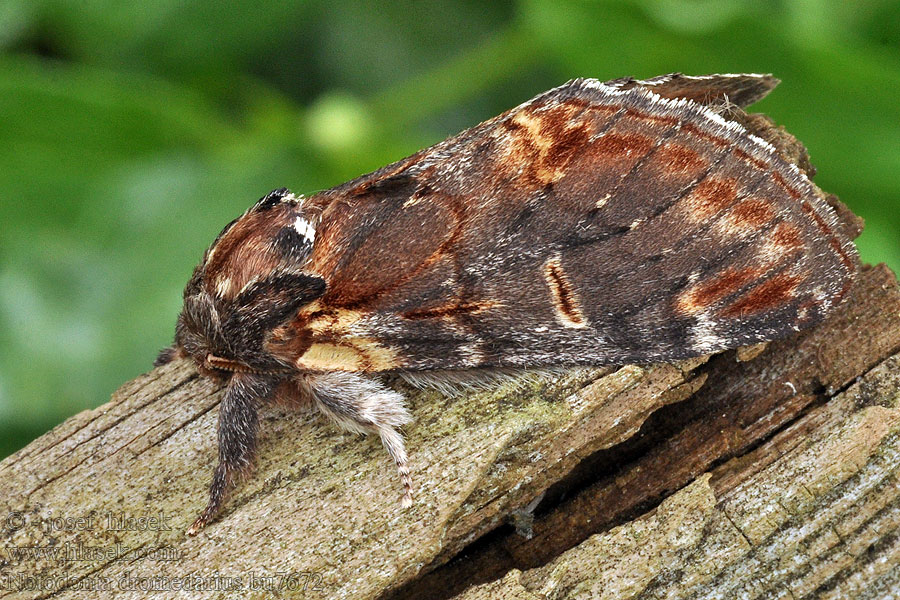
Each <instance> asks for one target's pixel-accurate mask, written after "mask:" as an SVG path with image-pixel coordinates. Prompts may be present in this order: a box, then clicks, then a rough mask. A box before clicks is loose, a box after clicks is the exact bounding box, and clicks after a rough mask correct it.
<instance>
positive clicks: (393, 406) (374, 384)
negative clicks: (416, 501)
mask: <svg viewBox="0 0 900 600" xmlns="http://www.w3.org/2000/svg"><path fill="white" fill-rule="evenodd" d="M305 379H306V385H308V386H309V390H310V395H311V396H312V399H313V402H315V404H316V406H317V408H318V409H319V410H321V411H322V412H323V413H324V414H325V415H327V416H328V417H330V418H331V419H332V420H333V421H335V422H336V423H337V424H338V425H339V426H341V427H343V428H345V429H347V430H349V431H353V432H356V433H377V434H378V435H379V436H380V437H381V443H382V445H384V448H385V450H387V451H388V454H390V455H391V458H392V459H393V460H394V463H395V464H396V465H397V471H398V472H399V473H400V480H401V481H402V482H403V498H402V499H401V501H400V505H401V506H403V507H408V506H411V505H412V478H411V477H410V474H409V465H408V464H407V457H406V447H405V446H404V444H403V437H402V436H401V435H400V433H399V432H398V431H397V429H396V428H397V427H399V426H401V425H403V424H404V423H408V422H409V421H410V420H411V417H410V415H409V412H408V411H407V410H406V407H405V406H404V403H403V396H402V395H401V394H398V393H397V392H395V391H393V390H391V389H388V388H387V387H385V386H384V385H383V384H382V383H381V382H379V381H375V380H372V379H368V378H366V377H363V376H361V375H357V374H354V373H347V372H342V371H336V372H333V373H321V374H316V375H307V376H305Z"/></svg>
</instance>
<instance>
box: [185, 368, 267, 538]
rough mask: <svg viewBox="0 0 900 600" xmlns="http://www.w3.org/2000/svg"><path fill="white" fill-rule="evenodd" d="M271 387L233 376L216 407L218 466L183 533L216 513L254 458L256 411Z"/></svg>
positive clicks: (257, 379) (250, 377) (253, 377)
mask: <svg viewBox="0 0 900 600" xmlns="http://www.w3.org/2000/svg"><path fill="white" fill-rule="evenodd" d="M274 387H275V382H273V381H272V380H271V378H269V377H265V376H259V375H252V374H245V373H235V374H234V375H232V377H231V381H230V382H229V383H228V388H227V389H226V391H225V397H224V398H223V399H222V404H221V405H220V406H219V424H218V442H219V464H218V465H217V466H216V470H215V472H214V474H213V480H212V484H211V485H210V487H209V502H208V503H207V505H206V508H205V509H204V510H203V512H202V513H201V514H200V516H199V517H197V520H196V521H194V523H193V524H192V525H191V526H190V528H189V529H188V530H187V534H188V535H196V534H197V532H199V531H200V530H201V529H203V528H204V527H205V526H206V525H207V524H208V523H209V522H210V521H211V520H212V519H213V518H215V516H216V515H217V514H218V513H219V511H220V510H221V508H222V505H223V504H224V502H225V500H226V498H227V497H228V493H229V492H230V491H231V489H232V488H233V487H234V484H235V482H236V480H237V479H238V478H239V476H241V475H243V474H245V473H246V472H247V471H248V470H249V469H250V467H251V466H252V464H253V458H254V457H255V456H256V433H257V431H258V429H259V417H258V415H257V409H258V408H259V405H260V403H261V401H262V400H263V399H265V398H267V397H268V396H269V395H270V394H271V392H272V390H273V389H274Z"/></svg>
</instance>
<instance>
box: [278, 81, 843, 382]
mask: <svg viewBox="0 0 900 600" xmlns="http://www.w3.org/2000/svg"><path fill="white" fill-rule="evenodd" d="M661 85H662V87H661V88H659V87H657V88H656V89H664V90H665V89H668V90H670V91H671V89H674V88H670V87H666V86H667V85H668V84H666V83H663V84H661ZM652 89H653V86H647V85H630V84H629V85H624V84H622V83H621V80H618V81H617V82H612V83H611V84H610V85H607V84H602V83H600V82H597V81H595V80H574V81H572V82H569V83H568V84H565V85H563V86H561V87H559V88H556V89H554V90H551V91H549V92H547V93H545V94H542V95H540V96H538V97H536V98H535V99H533V100H531V101H529V102H527V103H525V104H523V105H521V106H519V107H517V108H515V109H512V110H510V111H508V112H506V113H504V114H502V115H500V116H499V117H496V118H494V119H492V120H490V121H487V122H485V123H482V124H481V125H478V126H476V127H474V128H472V129H469V130H467V131H465V132H463V133H461V134H459V135H457V136H455V137H453V138H450V139H448V140H446V141H444V142H441V143H439V144H437V145H435V146H433V147H431V148H429V149H426V150H423V151H421V152H419V153H417V154H415V155H413V156H412V157H410V158H408V159H405V160H403V161H400V162H398V163H395V164H393V165H389V166H387V167H385V168H383V169H380V170H379V171H376V172H375V173H373V174H371V175H369V176H364V177H361V178H359V179H356V180H354V181H351V182H349V183H347V184H344V185H342V186H339V187H337V188H334V189H333V190H330V191H328V192H323V193H322V194H319V195H317V196H314V197H312V198H310V199H309V202H310V205H312V206H318V207H319V208H320V209H321V211H322V213H321V219H320V221H319V223H318V226H317V240H316V246H315V248H314V249H313V254H312V257H311V262H310V265H309V269H310V271H311V272H314V273H318V274H319V275H321V276H322V277H323V278H324V279H325V281H326V282H327V290H326V292H325V294H324V295H323V296H322V297H321V298H319V300H317V301H316V302H314V303H312V304H310V305H309V306H307V307H305V308H303V309H301V310H300V312H299V313H298V315H297V317H296V319H295V320H294V321H293V322H292V323H291V326H290V328H291V333H290V335H285V336H284V339H283V340H282V339H278V340H276V342H277V344H276V346H277V345H278V344H281V346H280V347H278V348H276V351H279V352H282V354H284V355H285V356H293V357H299V358H297V359H296V364H297V365H298V367H299V368H304V369H313V370H317V369H318V370H329V369H342V370H351V371H387V370H396V369H401V370H417V369H458V368H471V367H498V366H499V367H540V366H547V365H576V364H581V365H584V364H591V365H599V364H621V363H626V362H638V363H646V362H656V361H667V360H673V359H679V358H685V357H689V356H695V355H699V354H704V353H710V352H714V351H718V350H722V349H726V348H733V347H737V346H741V345H746V344H751V343H755V342H758V341H763V340H770V339H775V338H778V337H783V336H785V335H788V334H790V333H791V332H793V331H795V330H798V329H800V328H802V327H806V326H809V325H812V324H814V323H816V322H818V321H820V320H821V319H822V318H823V317H824V316H825V315H826V314H827V313H828V311H829V310H830V308H831V307H832V306H833V305H834V304H835V303H836V302H838V301H839V300H840V298H841V297H842V296H843V295H844V294H845V293H846V291H847V289H848V287H849V284H850V280H851V278H852V276H853V272H854V269H855V264H856V255H855V249H854V247H853V245H852V243H851V242H850V241H849V240H848V239H846V238H845V237H844V236H843V234H842V233H841V232H840V230H839V228H838V223H837V218H836V215H835V213H834V211H833V210H832V209H831V208H830V207H829V206H828V205H827V203H826V202H824V200H823V199H822V198H821V197H820V196H819V195H818V194H817V192H816V190H815V188H814V187H813V185H812V184H811V183H810V182H809V180H808V179H807V178H806V176H805V175H804V174H803V173H801V172H800V171H799V170H798V169H797V167H796V166H794V165H792V164H790V163H788V162H787V161H786V160H785V159H783V158H782V157H781V156H780V155H779V154H778V152H777V151H776V150H775V149H774V148H773V147H772V146H770V145H769V144H768V143H766V142H764V141H763V140H761V139H759V138H757V137H755V136H753V135H751V134H750V133H748V132H747V131H746V130H745V129H744V128H743V127H742V126H741V125H739V124H737V123H734V122H731V121H726V120H723V118H722V117H720V116H719V115H718V114H716V113H715V112H714V111H712V110H710V109H708V108H706V107H705V106H703V105H702V104H700V103H698V102H694V101H693V100H686V99H677V98H676V99H672V98H664V97H662V96H660V95H658V94H656V93H655V92H654V91H651V90H652Z"/></svg>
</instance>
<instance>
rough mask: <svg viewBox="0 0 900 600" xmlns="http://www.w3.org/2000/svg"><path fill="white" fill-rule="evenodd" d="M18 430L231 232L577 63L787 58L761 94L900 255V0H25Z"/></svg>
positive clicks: (8, 330)
mask: <svg viewBox="0 0 900 600" xmlns="http://www.w3.org/2000/svg"><path fill="white" fill-rule="evenodd" d="M0 53H2V54H0V220H2V225H0V227H2V230H0V231H2V234H0V258H2V260H0V426H2V428H3V429H2V435H0V440H2V443H3V446H2V448H0V452H2V453H4V454H5V453H8V452H10V451H12V450H15V449H16V448H18V447H20V446H22V445H24V444H25V443H27V441H28V440H29V439H30V438H32V437H34V436H36V435H38V434H40V433H41V432H43V431H44V430H46V429H48V428H49V427H51V426H53V425H54V424H56V423H58V422H60V421H62V420H63V419H64V418H65V417H66V416H68V415H71V414H73V413H75V412H77V411H79V410H82V409H85V408H89V407H92V406H96V405H99V404H101V403H103V402H105V401H106V400H107V399H108V396H109V393H110V392H111V391H112V390H114V389H115V388H116V387H117V386H118V385H119V384H121V383H122V382H124V381H126V380H128V379H130V378H132V377H134V376H135V375H137V374H138V373H141V372H143V371H146V370H148V369H149V368H150V366H151V362H152V360H153V357H154V356H155V353H156V352H157V350H158V349H159V348H161V347H163V346H165V345H167V344H168V343H169V341H170V339H171V337H172V332H173V326H174V321H175V316H176V314H177V313H178V310H179V308H180V304H181V298H180V294H181V289H182V286H183V285H184V283H185V281H186V280H187V278H188V276H189V274H190V272H191V269H192V268H193V266H194V264H195V263H196V261H197V260H198V259H199V257H200V256H201V253H202V252H203V250H204V248H205V247H206V245H207V244H208V243H209V242H210V241H211V240H212V239H213V237H214V236H215V235H216V234H217V233H218V231H219V229H220V228H221V227H222V226H223V225H224V224H225V223H227V222H228V221H229V220H231V219H232V218H233V217H234V216H236V215H237V214H239V213H240V212H241V211H243V210H244V209H245V208H246V207H247V206H248V205H249V204H250V203H251V202H253V201H254V200H255V199H256V198H258V197H259V196H261V195H263V194H264V193H266V192H267V191H269V190H270V189H273V188H276V187H281V186H288V187H291V188H292V189H294V190H295V191H298V192H306V193H309V192H313V191H315V190H318V189H322V188H326V187H330V186H332V185H335V184H338V183H341V182H342V181H344V180H346V179H348V178H350V177H352V176H355V175H358V174H360V173H363V172H365V171H368V170H371V169H374V168H376V167H379V166H381V165H383V164H385V163H388V162H390V161H392V160H396V159H398V158H401V157H403V156H404V155H406V154H408V153H411V152H413V151H415V150H417V149H419V148H421V147H424V146H426V145H429V144H431V143H433V142H436V141H438V140H440V139H442V138H444V137H446V136H447V135H449V134H452V133H456V132H457V131H459V130H461V129H463V128H465V127H468V126H471V125H473V124H475V123H477V122H479V121H481V120H483V119H486V118H489V117H492V116H494V115H495V114H498V113H499V112H501V111H503V110H505V109H506V108H509V107H511V106H514V105H516V104H518V103H519V102H522V101H524V100H526V99H528V98H530V97H531V96H533V95H534V94H536V93H538V92H540V91H543V90H545V89H548V88H550V87H553V86H555V85H558V84H560V83H562V82H564V81H566V80H567V79H570V78H572V77H576V76H590V77H597V78H600V79H609V78H613V77H619V76H623V75H634V76H641V77H647V76H652V75H657V74H662V73H667V72H671V71H683V72H686V73H691V74H702V73H710V72H740V71H752V72H772V73H774V74H775V75H777V76H778V77H780V78H781V79H782V80H783V83H782V85H781V86H780V87H779V88H778V89H777V90H776V91H775V92H774V93H773V94H772V95H771V96H770V97H769V98H767V99H766V100H764V101H763V102H761V103H760V105H759V106H758V107H757V108H756V110H761V111H765V112H767V113H769V114H771V115H772V116H773V117H775V119H776V120H777V121H778V122H779V123H781V124H784V125H786V126H787V127H788V128H789V129H790V131H792V132H793V133H794V134H795V135H797V136H798V137H799V138H800V139H801V140H803V141H804V142H805V143H806V144H807V146H808V148H809V150H810V154H811V156H812V159H813V162H814V163H815V164H816V165H817V167H818V168H819V174H818V176H817V179H816V181H817V182H818V183H819V184H820V185H821V186H822V187H823V188H824V189H826V190H828V191H830V192H834V193H836V194H838V195H839V196H840V197H841V198H842V199H843V200H844V201H845V202H846V203H848V204H849V205H850V207H851V208H852V209H853V210H854V211H855V212H857V213H858V214H860V215H862V216H863V217H865V219H866V221H867V229H866V232H865V233H864V234H863V236H862V238H861V239H860V240H859V246H860V248H861V250H862V254H863V257H864V259H865V260H867V261H869V262H882V261H883V262H887V263H888V264H890V265H891V266H892V267H893V268H894V269H895V270H897V269H900V242H898V235H897V233H898V231H900V227H898V225H900V210H898V209H900V205H898V202H900V178H898V176H897V174H898V173H900V119H898V111H897V106H898V104H897V103H898V100H897V98H898V95H900V94H898V92H900V4H898V3H897V2H896V0H855V1H854V2H845V1H844V0H796V1H791V0H782V1H777V0H694V1H678V0H631V1H618V2H616V1H594V2H588V1H583V2H579V1H574V0H519V1H512V0H506V1H503V2H483V1H476V0H468V1H462V2H453V3H433V2H428V3H426V2H411V1H401V2H391V3H383V2H378V3H376V2H370V3H368V2H362V1H349V2H335V1H330V2H322V1H310V2H296V3H295V2H288V1H274V2H268V3H260V2H258V1H256V0H254V1H250V0H232V1H231V2H228V3H222V2H218V1H213V0H196V1H193V2H184V1H182V0H159V1H155V2H154V1H151V2H144V3H124V2H117V1H114V0H82V1H79V2H67V1H64V0H4V1H3V2H2V3H0Z"/></svg>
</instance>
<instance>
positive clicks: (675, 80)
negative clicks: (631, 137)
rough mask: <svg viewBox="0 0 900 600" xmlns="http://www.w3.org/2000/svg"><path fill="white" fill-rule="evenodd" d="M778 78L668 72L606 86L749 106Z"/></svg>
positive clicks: (737, 74)
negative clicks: (642, 89)
mask: <svg viewBox="0 0 900 600" xmlns="http://www.w3.org/2000/svg"><path fill="white" fill-rule="evenodd" d="M779 83H780V81H779V80H778V79H777V78H775V77H773V76H772V75H769V74H757V73H727V74H714V75H699V76H695V75H683V74H682V73H670V74H669V75H660V76H658V77H652V78H650V79H634V78H631V77H625V78H622V79H616V80H613V81H609V82H607V85H609V86H611V87H615V88H617V89H621V90H626V89H632V88H635V87H641V88H644V89H647V90H650V91H652V92H653V93H655V94H657V95H659V96H662V97H663V98H683V99H686V100H693V101H694V102H697V103H698V104H703V105H707V106H721V105H731V106H737V107H740V108H745V107H747V106H750V105H751V104H753V103H755V102H759V101H760V100H762V99H763V98H765V97H766V96H767V95H768V94H769V92H771V91H772V90H773V89H775V86H777V85H778V84H779Z"/></svg>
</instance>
